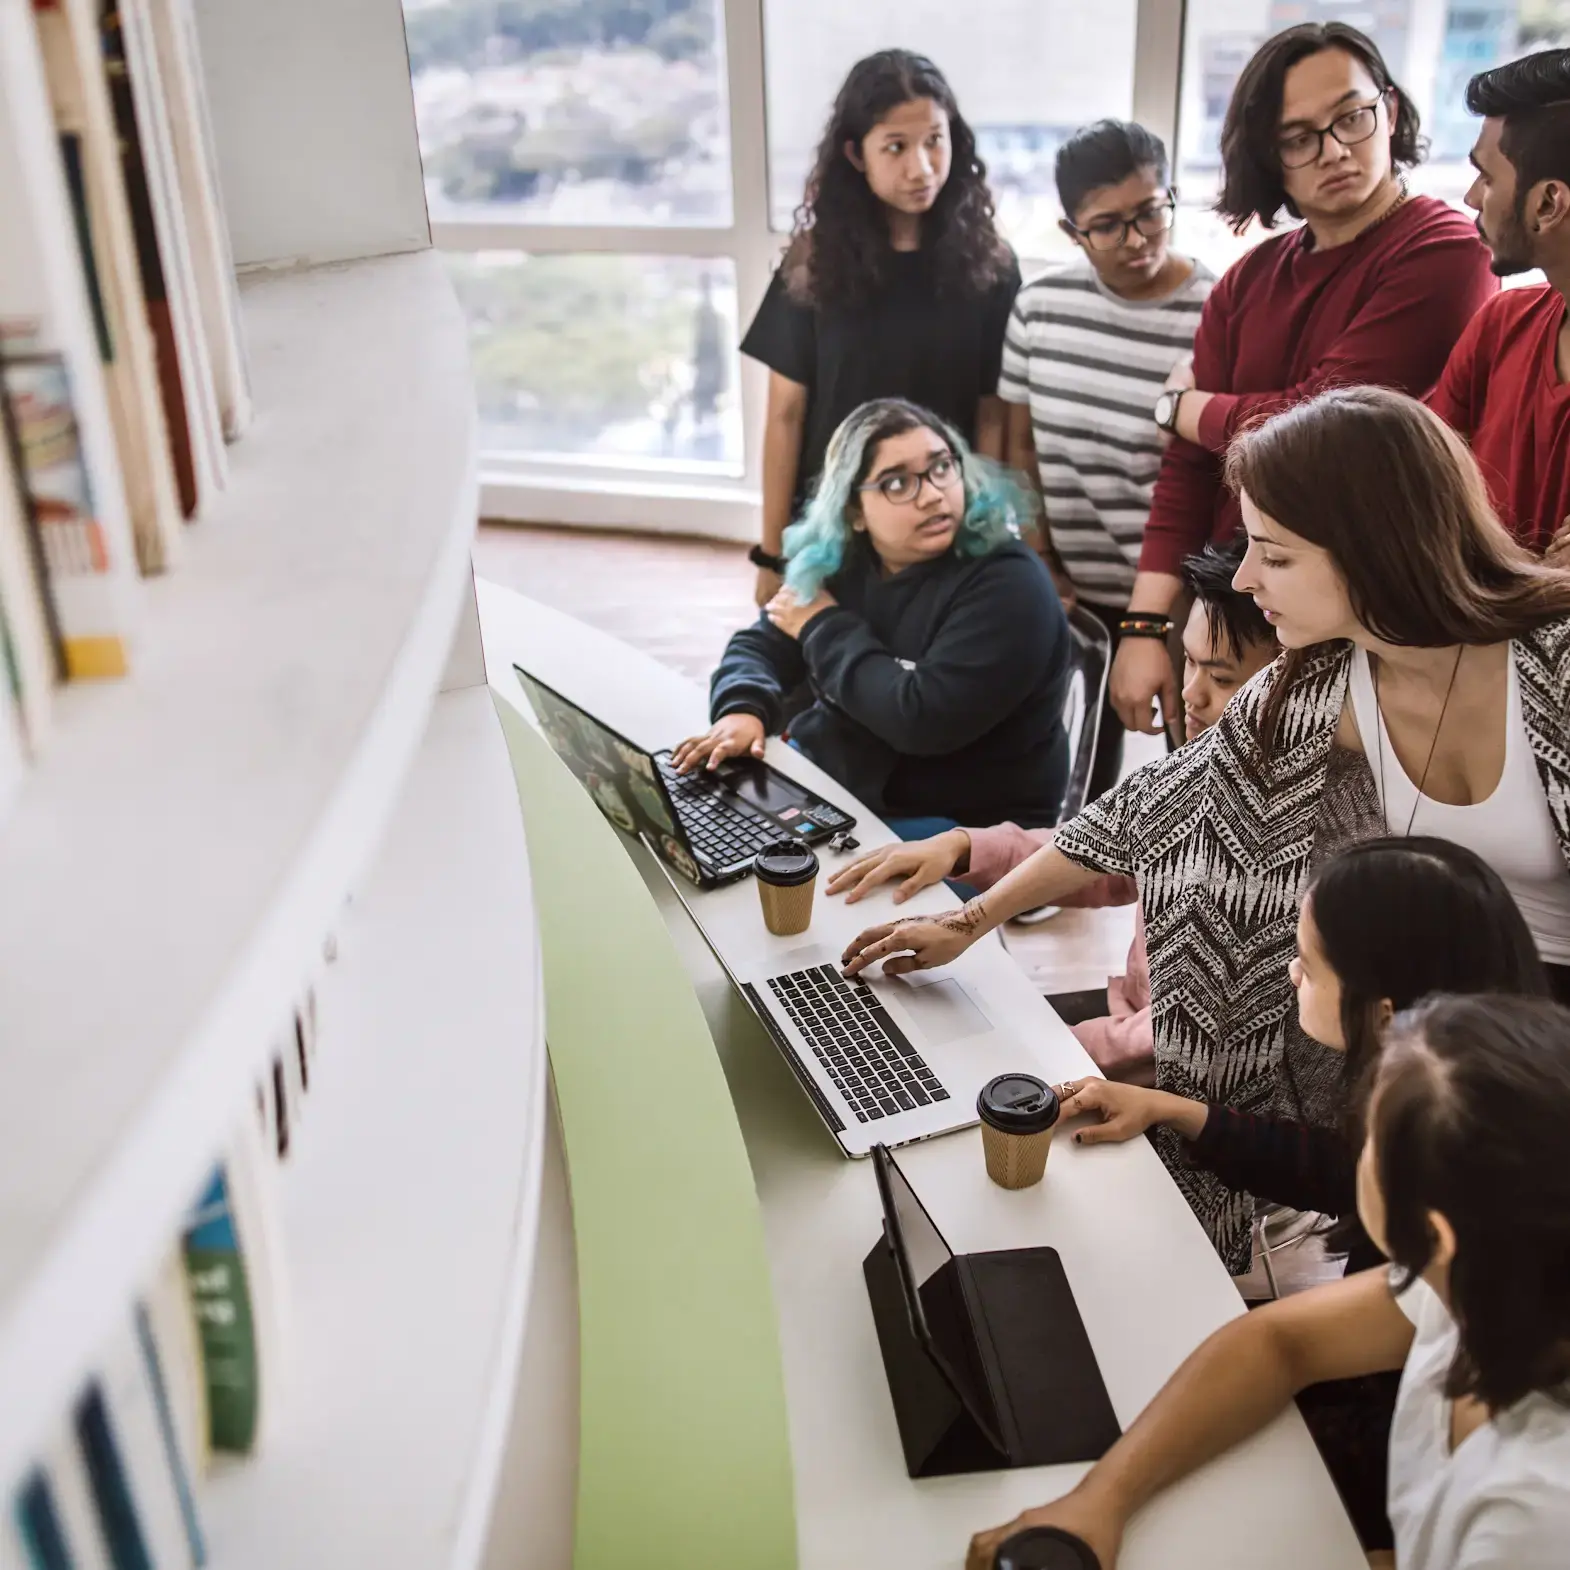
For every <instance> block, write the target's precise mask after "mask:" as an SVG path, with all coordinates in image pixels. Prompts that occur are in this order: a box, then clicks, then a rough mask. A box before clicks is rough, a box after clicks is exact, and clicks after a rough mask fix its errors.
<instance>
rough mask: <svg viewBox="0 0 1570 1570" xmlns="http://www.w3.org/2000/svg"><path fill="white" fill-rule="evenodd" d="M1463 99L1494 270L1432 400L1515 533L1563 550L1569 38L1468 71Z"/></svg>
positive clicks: (1471, 203) (1474, 193)
mask: <svg viewBox="0 0 1570 1570" xmlns="http://www.w3.org/2000/svg"><path fill="white" fill-rule="evenodd" d="M1466 106H1467V108H1468V109H1469V110H1470V111H1471V112H1472V113H1473V114H1479V115H1482V116H1484V120H1483V128H1482V130H1481V131H1480V132H1479V133H1478V138H1477V145H1476V146H1475V147H1474V148H1473V149H1472V165H1473V168H1474V169H1475V170H1476V171H1477V178H1476V179H1475V180H1473V182H1472V188H1471V189H1470V190H1469V191H1468V192H1467V193H1466V202H1467V206H1468V207H1470V208H1472V209H1473V210H1474V211H1475V212H1476V213H1477V232H1478V233H1479V234H1480V235H1481V236H1482V237H1483V239H1484V240H1485V241H1486V242H1487V244H1488V248H1489V250H1490V251H1491V252H1492V253H1493V258H1494V260H1493V267H1494V271H1495V272H1496V273H1498V274H1500V275H1501V276H1502V277H1508V276H1509V275H1511V274H1513V273H1524V272H1529V271H1531V269H1533V268H1539V267H1540V268H1541V269H1542V270H1543V275H1544V277H1545V278H1546V280H1547V282H1545V283H1540V284H1534V285H1528V286H1526V287H1525V288H1520V289H1504V290H1501V291H1500V293H1499V296H1498V297H1497V298H1496V299H1494V300H1492V301H1490V302H1489V304H1488V305H1486V306H1484V308H1483V309H1482V310H1481V311H1479V312H1478V313H1477V315H1476V316H1474V317H1473V318H1472V322H1471V325H1470V326H1469V327H1468V328H1467V330H1466V331H1465V332H1464V333H1462V335H1461V339H1460V342H1459V343H1457V344H1456V346H1455V349H1454V351H1453V352H1452V354H1451V356H1450V360H1449V362H1448V363H1447V364H1446V366H1445V373H1444V375H1443V376H1442V377H1441V378H1440V380H1439V385H1438V386H1437V387H1436V388H1435V389H1434V391H1433V392H1432V394H1430V396H1429V399H1428V403H1429V407H1430V408H1431V409H1433V410H1435V411H1436V412H1437V413H1438V414H1440V415H1441V416H1443V418H1444V419H1446V420H1447V421H1448V422H1449V423H1450V424H1451V425H1452V426H1453V427H1454V428H1455V429H1456V430H1458V431H1459V432H1460V433H1461V434H1462V435H1463V436H1464V437H1466V439H1467V441H1468V442H1469V443H1470V444H1471V447H1472V451H1473V452H1474V453H1476V454H1477V458H1478V462H1479V463H1480V464H1481V465H1482V469H1483V473H1484V475H1485V476H1486V477H1487V479H1488V487H1489V491H1490V493H1491V494H1492V496H1493V501H1494V506H1495V507H1496V508H1497V509H1498V510H1499V516H1500V517H1501V518H1502V519H1503V520H1504V523H1505V527H1506V528H1508V529H1509V530H1510V532H1511V533H1512V534H1514V535H1515V537H1516V538H1517V539H1518V540H1520V542H1521V543H1522V544H1523V545H1526V546H1528V547H1530V548H1531V549H1532V550H1536V551H1547V552H1549V553H1550V554H1551V556H1552V558H1553V559H1555V560H1559V561H1563V560H1565V559H1570V320H1567V318H1566V315H1565V301H1566V299H1570V49H1547V50H1544V51H1543V52H1542V53H1541V54H1535V55H1528V56H1527V57H1526V58H1525V59H1524V60H1514V61H1512V62H1511V63H1510V64H1509V65H1502V66H1500V67H1498V69H1497V70H1493V71H1484V72H1483V73H1482V74H1481V75H1479V76H1474V77H1473V78H1472V80H1471V82H1470V83H1468V85H1467V90H1466Z"/></svg>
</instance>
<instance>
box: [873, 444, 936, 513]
mask: <svg viewBox="0 0 1570 1570" xmlns="http://www.w3.org/2000/svg"><path fill="white" fill-rule="evenodd" d="M958 476H959V464H958V462H957V461H956V459H955V457H954V454H953V453H951V452H941V453H939V454H938V455H937V457H935V458H934V459H933V460H932V462H931V463H929V464H928V465H927V467H926V468H925V469H919V470H916V471H915V472H912V471H910V470H909V469H896V470H895V471H894V473H893V474H885V475H884V476H883V478H882V479H881V480H869V481H868V482H867V484H865V485H858V486H857V487H856V489H857V490H858V491H880V492H881V493H882V495H883V499H884V500H885V501H890V502H893V503H894V505H895V506H896V507H907V506H909V505H910V503H911V502H913V501H915V499H916V498H917V497H918V496H920V495H921V487H922V483H923V482H924V481H930V482H931V484H932V488H933V490H935V491H938V492H940V493H941V492H942V490H943V487H944V486H945V485H949V484H952V483H953V481H954V480H955V479H957V478H958Z"/></svg>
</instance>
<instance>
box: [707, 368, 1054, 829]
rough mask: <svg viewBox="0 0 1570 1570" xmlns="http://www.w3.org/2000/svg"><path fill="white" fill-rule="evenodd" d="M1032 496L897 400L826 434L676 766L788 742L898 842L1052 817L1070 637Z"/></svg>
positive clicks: (882, 402) (940, 425)
mask: <svg viewBox="0 0 1570 1570" xmlns="http://www.w3.org/2000/svg"><path fill="white" fill-rule="evenodd" d="M1032 523H1033V519H1032V512H1031V505H1030V503H1029V502H1028V501H1027V500H1026V498H1025V495H1024V493H1023V492H1022V491H1021V490H1019V489H1018V488H1017V487H1016V486H1015V485H1014V484H1013V483H1012V482H1011V481H1010V480H1009V479H1008V478H1007V476H1006V475H1005V474H1004V473H1003V472H1002V471H1001V470H999V469H998V468H997V467H996V466H995V465H993V464H992V463H990V462H989V461H987V460H986V459H983V458H979V457H977V456H976V455H975V454H973V453H972V452H971V451H970V449H969V448H967V447H966V445H965V443H964V441H963V440H962V439H961V437H960V436H959V434H958V432H956V431H955V430H954V429H953V428H952V427H951V426H949V425H948V424H947V423H946V422H944V421H943V420H940V419H939V418H938V417H937V416H936V415H935V414H932V413H931V412H930V411H928V410H926V409H922V408H919V407H917V406H916V405H915V404H912V403H907V402H905V401H904V400H903V399H894V398H889V399H879V400H877V401H875V402H872V403H865V404H863V405H862V406H861V407H860V408H859V409H857V410H856V411H855V412H854V413H852V414H851V415H850V416H849V417H848V418H847V419H846V420H845V421H844V422H843V423H842V424H841V425H840V427H839V429H838V430H837V431H836V432H835V433H834V437H833V440H832V441H831V442H830V443H829V448H828V453H827V455H826V457H825V460H824V468H823V476H822V479H821V480H820V482H819V484H818V488H817V491H816V493H815V494H814V496H813V498H812V500H811V502H809V503H808V505H807V507H806V509H805V511H804V512H803V513H802V516H801V518H800V520H799V521H798V522H797V523H795V524H793V525H792V526H791V528H790V529H789V530H788V531H787V533H786V536H785V550H786V558H787V567H786V574H785V586H784V588H782V589H781V590H780V592H779V593H778V594H777V595H775V597H774V598H773V599H772V600H770V602H769V603H768V605H767V606H766V607H765V609H764V612H763V614H762V616H760V617H759V619H758V621H757V623H756V625H754V626H752V627H748V628H746V629H745V630H744V631H742V632H738V633H737V634H736V635H735V637H733V638H732V639H731V640H730V643H729V645H728V646H727V648H726V650H725V656H724V658H723V659H722V660H721V661H720V667H719V669H718V670H717V671H716V672H715V674H714V681H713V684H712V687H711V702H710V718H711V720H712V722H713V723H712V725H711V728H710V730H709V731H708V733H707V734H706V735H703V736H696V737H692V738H691V739H689V740H687V741H684V742H683V743H682V744H681V746H680V747H678V748H677V749H676V762H677V764H678V766H679V767H681V768H682V769H683V770H686V769H691V768H694V767H696V766H698V765H699V764H703V763H706V764H707V766H708V767H709V768H715V767H717V766H718V765H719V764H720V763H721V762H722V761H723V760H724V759H726V758H733V757H745V756H748V755H751V756H753V757H761V756H762V754H763V743H764V738H765V737H766V736H767V735H768V734H769V733H770V732H771V731H777V730H779V729H780V727H781V725H782V723H783V721H784V719H785V715H786V703H787V700H788V699H789V698H790V697H791V695H792V694H793V693H795V692H796V691H797V690H798V689H799V688H801V687H802V686H803V685H805V686H807V687H808V688H809V689H810V692H811V702H810V704H809V705H808V707H807V708H806V709H804V710H802V711H801V712H799V713H797V714H795V715H794V717H793V718H792V719H791V722H790V739H791V741H792V742H793V743H794V744H795V745H796V746H797V747H799V748H800V749H801V751H802V752H804V753H805V754H806V755H807V756H808V757H809V758H811V759H812V761H813V762H814V763H816V764H817V765H818V767H819V768H821V769H823V770H824V771H825V772H826V773H828V774H831V775H833V777H834V778H835V779H837V780H839V781H840V783H841V784H842V785H844V786H845V787H846V788H847V789H848V790H850V791H851V792H853V793H854V794H855V795H856V796H857V797H858V798H859V799H860V800H861V801H862V802H863V803H865V805H866V806H868V807H870V808H871V809H872V810H873V811H875V812H877V813H878V814H879V815H880V816H882V817H883V818H885V819H886V820H887V821H888V822H889V824H890V826H891V827H893V828H894V829H895V830H896V832H898V833H900V834H902V835H903V836H905V837H907V838H911V837H921V836H924V835H927V834H931V833H936V832H938V831H939V829H941V828H943V827H951V826H952V825H953V824H954V823H956V822H964V823H974V824H977V825H986V824H992V823H1001V822H1004V821H1013V822H1015V823H1021V824H1029V825H1034V826H1042V825H1049V824H1052V823H1054V822H1056V821H1057V813H1058V806H1059V803H1060V802H1061V800H1062V796H1063V785H1064V780H1065V778H1066V775H1067V771H1068V741H1067V738H1066V736H1065V734H1064V730H1063V709H1064V700H1065V697H1066V694H1067V687H1068V677H1069V662H1070V654H1071V645H1070V639H1069V631H1068V623H1067V621H1066V620H1065V619H1064V615H1063V607H1062V604H1061V603H1060V602H1059V600H1058V597H1057V591H1056V590H1055V589H1054V588H1053V586H1052V580H1051V578H1050V577H1049V576H1048V574H1047V571H1046V568H1045V567H1043V566H1042V564H1041V560H1040V558H1039V557H1038V556H1037V555H1036V553H1035V551H1033V550H1032V549H1031V548H1030V547H1029V546H1028V545H1027V544H1025V543H1024V542H1023V541H1022V540H1021V538H1020V535H1021V532H1022V530H1024V529H1027V528H1029V527H1031V526H1032Z"/></svg>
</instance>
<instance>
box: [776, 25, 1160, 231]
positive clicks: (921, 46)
mask: <svg viewBox="0 0 1570 1570" xmlns="http://www.w3.org/2000/svg"><path fill="white" fill-rule="evenodd" d="M1137 11H1138V6H1137V3H1136V0H1098V3H1096V4H1087V3H1086V0H985V3H981V4H977V5H974V6H971V7H966V6H961V5H955V4H953V3H952V0H942V3H932V0H927V3H915V4H913V3H911V0H861V3H860V4H856V5H847V4H845V3H844V0H765V3H764V7H763V29H764V63H765V77H764V86H765V90H766V101H767V105H768V154H769V212H770V218H771V220H772V222H773V226H774V228H775V229H776V230H788V229H789V228H790V226H791V215H792V213H793V212H794V210H795V208H796V205H797V204H798V203H799V202H800V201H801V199H802V192H803V189H804V187H805V185H806V180H807V175H808V173H809V171H810V170H811V167H812V161H813V156H814V154H815V152H816V149H817V142H818V138H819V136H820V135H821V134H822V131H823V126H824V123H825V122H826V120H827V119H828V115H829V110H830V108H831V107H832V105H833V101H834V95H835V93H836V91H837V90H838V89H839V86H840V83H841V82H842V81H843V80H844V78H845V75H846V73H847V72H848V71H849V70H850V68H851V66H852V65H854V64H855V62H856V61H857V60H859V59H861V58H862V57H863V56H864V55H868V54H871V53H872V52H873V51H874V50H877V49H886V48H895V47H899V48H906V49H914V50H917V51H919V52H920V53H922V54H925V55H928V56H930V57H931V58H932V59H933V60H935V61H936V62H937V64H938V65H939V66H940V67H941V68H942V70H943V73H944V75H945V76H947V77H948V79H949V82H950V83H951V85H952V86H953V88H954V95H955V97H956V98H957V99H958V101H959V107H960V112H961V113H962V114H963V115H964V116H965V118H966V120H967V121H969V123H970V126H971V128H972V130H974V131H975V133H976V145H977V149H978V151H979V152H980V155H981V158H982V160H983V161H984V162H985V164H986V166H987V174H988V179H989V181H990V183H991V186H992V190H993V194H994V195H995V196H996V198H997V202H998V214H999V218H1000V221H1001V223H1002V226H1003V230H1004V232H1005V234H1006V235H1007V236H1008V238H1009V240H1010V241H1011V242H1012V243H1013V245H1014V247H1015V249H1016V250H1017V251H1019V252H1020V254H1021V255H1022V256H1025V257H1032V258H1045V257H1055V256H1063V255H1066V254H1068V249H1069V242H1068V240H1067V238H1066V237H1065V236H1064V235H1063V233H1062V231H1061V230H1059V228H1058V227H1057V221H1058V217H1059V212H1058V199H1057V191H1056V188H1055V186H1054V184H1053V177H1052V165H1053V160H1054V158H1055V157H1056V156H1057V151H1058V148H1059V147H1061V146H1062V144H1063V142H1064V141H1065V140H1066V139H1067V138H1068V137H1069V136H1070V135H1071V134H1072V133H1073V132H1074V131H1075V130H1076V129H1078V127H1080V126H1082V125H1086V124H1088V123H1089V122H1090V121H1092V120H1099V119H1101V118H1102V117H1104V116H1108V115H1111V116H1115V117H1116V118H1118V119H1127V118H1128V116H1129V115H1130V113H1131V112H1132V109H1133V96H1134V31H1135V22H1136V20H1137Z"/></svg>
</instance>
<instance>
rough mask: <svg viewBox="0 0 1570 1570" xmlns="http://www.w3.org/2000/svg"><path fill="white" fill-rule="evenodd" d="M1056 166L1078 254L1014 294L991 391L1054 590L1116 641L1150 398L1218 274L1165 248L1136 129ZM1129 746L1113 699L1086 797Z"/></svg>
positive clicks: (1187, 341)
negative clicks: (1025, 481) (1030, 494)
mask: <svg viewBox="0 0 1570 1570" xmlns="http://www.w3.org/2000/svg"><path fill="white" fill-rule="evenodd" d="M1056 173H1057V183H1058V198H1059V200H1060V201H1061V202H1062V204H1063V212H1064V215H1065V216H1064V218H1063V220H1062V228H1063V231H1064V233H1065V234H1067V235H1068V237H1069V238H1070V239H1071V240H1072V241H1073V243H1074V244H1075V246H1076V247H1078V250H1079V253H1080V254H1079V255H1078V256H1077V257H1075V258H1074V260H1072V261H1070V262H1065V263H1062V264H1060V265H1058V266H1056V267H1053V268H1051V269H1050V270H1049V271H1047V272H1045V273H1043V274H1042V275H1041V276H1040V277H1039V278H1035V279H1033V280H1032V281H1031V282H1030V283H1028V284H1026V285H1025V287H1024V288H1023V289H1022V290H1021V291H1020V293H1019V298H1018V299H1017V300H1016V301H1015V304H1014V310H1013V313H1012V315H1011V316H1010V318H1009V325H1008V332H1007V334H1006V336H1005V338H1004V344H1003V373H1002V376H1001V378H1000V380H999V382H998V395H999V397H1001V398H1002V399H1003V400H1004V401H1005V402H1006V403H1008V404H1009V405H1010V409H1009V434H1008V458H1009V462H1010V463H1011V464H1012V465H1013V466H1014V467H1015V468H1018V469H1021V470H1023V471H1024V472H1025V473H1026V474H1027V475H1029V476H1030V477H1031V478H1033V479H1034V480H1035V481H1036V483H1037V485H1038V487H1039V489H1040V491H1041V496H1042V501H1043V503H1044V504H1045V511H1046V522H1047V534H1048V539H1049V542H1050V553H1051V554H1050V565H1051V566H1052V568H1053V573H1054V576H1055V577H1056V578H1057V581H1058V590H1059V592H1060V593H1061V594H1062V596H1063V598H1064V600H1065V602H1066V603H1068V604H1073V603H1074V602H1076V601H1077V602H1078V603H1079V604H1081V605H1083V606H1084V607H1085V608H1086V609H1087V610H1089V611H1090V612H1091V613H1092V614H1093V615H1095V616H1096V617H1098V618H1099V619H1100V620H1101V621H1103V622H1104V623H1105V624H1106V627H1107V630H1108V633H1109V634H1110V635H1111V637H1112V639H1113V641H1114V642H1116V640H1117V635H1118V634H1117V624H1118V621H1119V619H1120V617H1121V616H1122V615H1123V614H1124V613H1125V612H1126V611H1127V609H1128V603H1129V595H1130V593H1131V591H1132V590H1133V587H1134V574H1135V571H1136V569H1137V568H1138V565H1139V553H1140V545H1141V542H1142V541H1143V539H1144V532H1145V519H1146V517H1147V515H1148V514H1149V512H1150V502H1151V497H1152V495H1153V493H1154V491H1155V485H1156V475H1157V473H1158V471H1159V470H1160V467H1161V452H1162V447H1163V446H1164V444H1165V442H1166V441H1167V440H1168V439H1169V438H1168V437H1167V436H1166V435H1165V433H1163V432H1162V431H1161V430H1160V429H1159V428H1158V427H1157V426H1156V425H1155V423H1154V422H1153V421H1152V420H1151V418H1150V410H1151V406H1152V403H1153V401H1154V400H1155V398H1156V397H1158V396H1159V395H1160V393H1161V390H1162V388H1163V386H1164V385H1165V383H1166V381H1167V378H1168V376H1169V375H1170V374H1171V371H1172V369H1173V367H1174V366H1175V365H1176V364H1177V363H1178V361H1180V360H1182V359H1184V358H1185V357H1186V356H1187V355H1188V354H1189V352H1190V350H1191V349H1192V348H1193V343H1194V333H1195V330H1196V329H1197V328H1198V326H1199V315H1200V308H1201V307H1202V306H1203V305H1204V303H1205V297H1206V296H1207V295H1208V294H1209V293H1210V290H1211V287H1212V286H1213V285H1214V283H1215V281H1216V280H1215V275H1214V274H1213V273H1212V272H1211V271H1210V270H1209V268H1207V267H1206V266H1205V265H1204V263H1202V262H1198V261H1195V260H1194V259H1193V258H1192V257H1188V256H1184V255H1182V254H1181V253H1179V252H1177V251H1175V250H1173V249H1172V248H1171V245H1170V243H1169V242H1170V240H1171V235H1172V215H1173V211H1174V208H1175V205H1176V204H1175V199H1174V195H1173V192H1172V190H1171V188H1170V185H1169V183H1168V165H1167V152H1166V148H1165V147H1164V146H1163V145H1162V143H1161V139H1160V138H1159V137H1157V136H1154V135H1152V133H1151V132H1149V131H1147V130H1146V129H1145V128H1144V127H1143V126H1141V125H1131V124H1128V123H1126V122H1124V121H1121V120H1102V121H1099V122H1098V123H1097V124H1095V125H1092V126H1088V127H1086V128H1085V129H1084V130H1082V131H1079V132H1076V133H1075V135H1074V136H1073V137H1071V138H1070V139H1069V141H1068V142H1066V143H1065V144H1064V146H1063V148H1062V149H1061V150H1060V151H1059V153H1058V158H1057V170H1056ZM1122 756H1123V725H1122V722H1121V721H1120V720H1119V719H1118V718H1117V716H1116V715H1115V714H1114V713H1112V712H1111V710H1110V709H1108V710H1107V711H1106V712H1105V713H1104V714H1103V717H1102V722H1101V732H1100V738H1099V741H1098V744H1097V749H1096V760H1095V764H1094V766H1093V768H1092V772H1091V780H1090V795H1091V798H1092V799H1094V798H1095V797H1096V796H1099V795H1100V794H1101V793H1102V792H1103V791H1104V790H1106V789H1107V788H1108V787H1110V786H1111V785H1112V784H1114V783H1115V782H1116V780H1117V777H1118V773H1119V770H1120V767H1121V764H1122Z"/></svg>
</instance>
